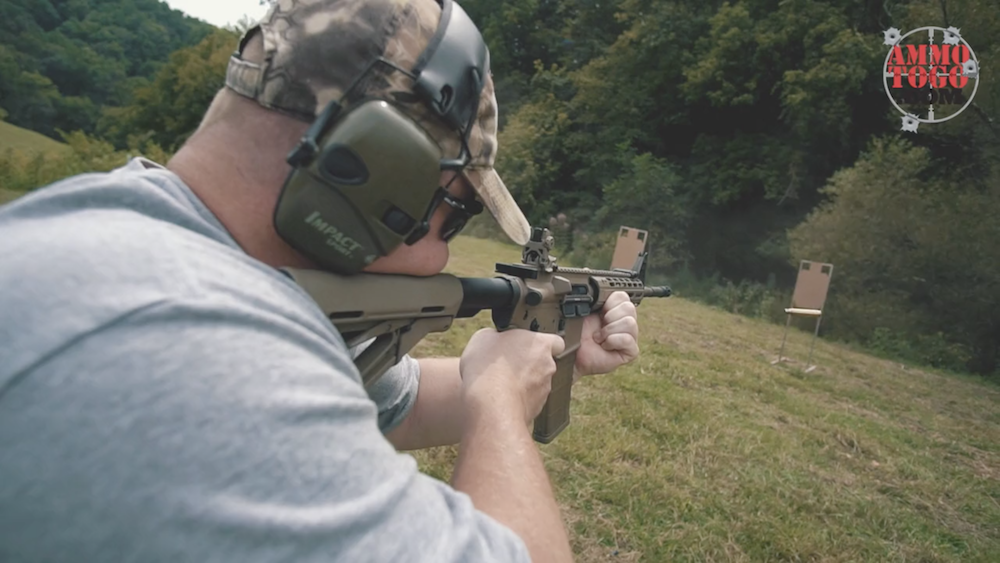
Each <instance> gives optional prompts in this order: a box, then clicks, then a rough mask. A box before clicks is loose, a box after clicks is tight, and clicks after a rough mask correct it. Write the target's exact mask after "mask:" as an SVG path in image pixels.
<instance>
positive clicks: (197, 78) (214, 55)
mask: <svg viewBox="0 0 1000 563" xmlns="http://www.w3.org/2000/svg"><path fill="white" fill-rule="evenodd" d="M238 40H239V36H238V35H237V33H236V32H235V31H232V30H226V29H217V30H216V31H214V32H212V34H211V35H209V36H208V37H206V38H205V39H203V40H202V41H201V42H200V43H198V44H197V45H194V46H192V47H187V48H184V49H180V50H178V51H176V52H175V53H173V54H172V55H170V60H169V62H168V63H167V64H166V65H165V66H163V68H161V69H160V71H159V72H158V73H157V74H156V77H155V79H154V80H153V81H152V82H151V83H150V84H148V85H146V86H141V87H139V88H137V89H136V91H135V94H134V101H133V102H132V104H131V105H129V106H127V107H125V108H122V109H115V110H111V111H109V112H107V113H106V116H105V121H104V123H103V124H102V128H103V131H104V132H105V134H106V135H108V136H109V137H110V138H113V139H115V140H116V141H118V142H119V143H121V142H122V141H124V140H125V139H126V138H127V136H129V135H139V136H142V137H144V138H149V139H152V140H153V141H155V142H156V143H157V144H159V145H160V146H164V147H167V148H168V150H175V149H176V148H177V147H179V146H180V144H181V143H183V142H184V140H185V139H187V137H188V136H189V135H190V134H191V133H193V132H194V130H195V129H197V127H198V124H199V123H200V122H201V118H202V116H203V115H204V113H205V110H207V109H208V106H209V105H210V104H211V102H212V98H213V97H214V96H215V93H216V92H217V91H218V90H219V89H220V88H222V86H223V85H224V83H225V75H226V66H227V64H228V61H229V57H230V55H231V54H232V52H233V49H234V46H235V45H236V43H237V41H238Z"/></svg>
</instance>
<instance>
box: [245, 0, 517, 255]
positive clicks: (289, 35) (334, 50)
mask: <svg viewBox="0 0 1000 563" xmlns="http://www.w3.org/2000/svg"><path fill="white" fill-rule="evenodd" d="M440 17H441V5H440V4H439V3H438V2H437V1H435V0H279V1H278V2H276V3H275V4H273V5H272V7H271V9H270V10H269V11H268V12H267V14H266V15H265V16H264V18H263V19H262V20H261V21H260V22H259V23H258V24H257V26H255V27H253V28H251V29H249V30H248V31H247V33H246V34H245V35H244V37H243V39H242V40H241V41H240V45H239V49H238V51H237V52H236V53H235V54H234V55H233V57H232V58H231V59H230V61H229V68H228V70H227V71H226V86H227V87H229V88H230V89H231V90H233V91H235V92H236V93H238V94H241V95H243V96H246V97H248V98H251V99H253V100H256V101H257V103H259V104H260V105H262V106H264V107H266V108H268V109H271V110H274V111H278V112H281V113H284V114H287V115H290V116H292V117H295V118H297V119H300V120H303V121H308V122H311V121H313V120H314V119H315V118H316V117H318V116H319V114H320V113H322V111H323V109H324V108H325V107H326V106H327V105H328V104H329V103H330V102H331V101H333V100H340V101H341V102H342V103H343V104H344V106H345V107H350V106H351V104H352V102H358V101H360V100H362V99H364V98H371V97H378V98H383V99H386V100H389V101H392V102H393V103H394V104H395V105H396V107H398V108H399V109H400V110H402V111H403V112H404V113H405V114H407V115H408V116H409V117H410V118H411V119H413V120H414V121H415V122H416V123H418V124H419V125H420V126H421V127H423V129H424V130H425V131H426V132H427V133H428V135H429V136H430V137H431V138H432V139H434V141H435V142H436V143H437V145H438V146H439V147H440V149H441V153H442V158H456V157H458V156H459V154H460V153H461V147H462V145H461V137H460V134H459V133H458V132H457V131H455V130H453V129H452V128H451V127H449V126H448V125H447V124H446V123H445V122H444V121H443V120H442V119H441V118H439V117H438V116H436V115H434V114H433V113H432V112H431V110H430V108H428V107H427V106H426V105H425V104H424V103H422V102H420V101H419V99H418V98H417V96H416V95H415V94H414V92H413V80H412V79H411V78H410V77H408V76H407V75H406V74H405V73H402V72H398V71H392V69H391V67H387V66H385V65H376V67H378V68H380V70H378V71H374V72H373V71H369V72H368V73H367V74H366V70H367V69H369V67H370V65H372V63H373V61H376V60H377V59H379V58H380V57H382V58H384V59H386V60H388V61H390V62H391V63H393V64H395V65H396V66H398V67H400V68H403V69H406V70H410V69H412V68H414V67H415V66H416V63H417V59H418V57H420V55H421V53H422V52H423V51H424V49H425V48H426V47H427V45H428V44H429V43H430V40H431V38H432V37H433V36H434V32H435V30H436V29H437V25H438V21H439V20H440ZM258 34H259V35H260V36H261V39H262V40H263V58H262V60H260V61H254V60H248V59H249V57H248V58H244V56H243V54H244V49H245V48H246V46H247V44H248V43H249V42H250V40H251V39H252V38H254V37H255V36H256V35H258ZM356 80H360V82H359V83H358V84H357V85H356V86H355V87H354V88H353V89H352V90H351V92H350V97H349V98H347V99H344V96H345V94H346V93H347V90H348V89H350V88H351V85H352V84H354V83H355V81H356ZM468 147H469V151H470V154H471V157H472V159H471V161H470V163H469V165H468V166H467V167H466V168H465V170H464V172H463V173H464V175H465V177H466V179H468V180H469V183H470V184H471V185H472V186H473V187H474V188H475V190H476V193H477V194H478V195H479V198H480V199H481V200H482V201H483V203H484V205H485V206H486V208H487V209H489V210H490V212H491V213H492V214H493V217H494V218H495V219H496V220H497V223H498V224H499V225H500V227H501V228H502V229H503V231H504V232H505V233H506V234H507V236H509V237H510V238H511V240H513V241H514V242H515V243H517V244H520V245H523V244H525V243H526V242H528V238H529V235H530V230H531V229H530V225H529V224H528V221H527V219H526V218H525V217H524V213H522V212H521V209H520V208H519V207H518V206H517V203H516V202H515V201H514V198H513V197H512V196H511V194H510V191H509V190H508V189H507V187H506V186H505V185H504V183H503V181H502V180H501V179H500V176H499V175H498V174H497V172H496V170H494V168H493V164H494V161H495V159H496V152H497V101H496V95H495V93H494V90H493V79H492V76H490V75H487V77H486V80H485V86H484V87H483V90H482V93H481V94H480V99H479V109H478V112H477V115H476V118H475V120H474V122H473V126H472V129H471V131H470V134H469V137H468Z"/></svg>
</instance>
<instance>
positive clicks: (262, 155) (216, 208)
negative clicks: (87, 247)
mask: <svg viewBox="0 0 1000 563" xmlns="http://www.w3.org/2000/svg"><path fill="white" fill-rule="evenodd" d="M280 155H281V152H280V151H277V150H273V149H272V150H270V151H266V150H261V147H260V146H259V145H257V144H256V143H255V141H254V140H253V139H248V138H247V137H246V136H241V135H233V134H226V132H221V131H215V130H208V131H200V132H198V133H196V134H195V136H193V137H192V138H191V139H190V140H189V141H188V143H186V144H185V145H184V146H183V147H182V148H181V149H180V150H179V151H178V152H177V154H176V155H174V157H173V158H172V159H170V162H168V163H167V168H168V169H169V170H170V171H171V172H173V173H175V174H177V176H178V177H180V178H181V180H183V181H184V183H185V184H187V185H188V187H190V188H191V190H192V191H193V192H194V193H195V195H196V196H198V198H199V199H200V200H201V201H202V202H203V203H204V204H205V206H206V207H208V209H209V210H211V211H212V213H213V214H214V215H215V216H216V217H217V218H218V219H219V221H220V222H221V223H222V224H223V226H225V228H226V230H227V231H229V233H230V235H232V237H233V239H234V240H235V241H236V243H237V244H239V245H240V247H241V248H243V250H244V251H245V252H246V253H247V254H249V255H250V256H253V257H254V258H256V259H258V260H260V261H261V262H264V263H265V264H268V265H270V266H272V267H275V268H279V267H285V266H291V267H300V268H305V267H311V264H310V262H309V261H308V260H306V259H305V258H304V257H303V256H301V255H300V254H299V253H298V252H295V250H293V249H292V248H291V247H289V246H288V245H287V244H286V243H285V242H284V241H283V240H282V239H281V238H280V237H279V236H278V234H277V232H276V231H275V230H274V225H273V223H272V216H273V212H274V207H275V204H276V202H277V198H278V195H279V193H280V190H281V186H282V184H283V183H284V178H285V175H287V172H288V165H287V164H286V163H285V162H284V161H283V160H282V159H281V158H280Z"/></svg>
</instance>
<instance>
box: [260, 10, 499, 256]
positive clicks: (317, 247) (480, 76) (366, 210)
mask: <svg viewBox="0 0 1000 563" xmlns="http://www.w3.org/2000/svg"><path fill="white" fill-rule="evenodd" d="M376 62H380V63H383V64H386V65H388V66H391V67H393V68H395V69H396V70H397V71H401V72H404V73H406V74H407V75H409V76H410V77H411V78H413V80H414V92H415V93H416V94H417V96H418V97H419V98H420V99H421V101H423V102H424V103H425V104H426V105H427V107H428V108H430V110H431V111H432V112H433V113H434V114H435V115H437V116H438V117H440V118H441V119H442V120H443V121H444V122H445V123H447V124H448V125H449V126H451V127H452V128H453V129H454V130H455V131H456V133H458V134H459V135H460V137H461V139H462V147H463V149H462V153H461V154H459V155H442V154H441V150H440V148H439V146H438V144H437V143H436V142H435V141H434V140H433V139H432V138H431V137H430V136H429V135H428V134H427V132H426V131H424V130H423V129H422V128H421V127H420V126H419V125H417V124H416V123H415V122H414V121H413V120H412V119H410V118H409V117H407V116H406V115H405V114H403V113H402V112H401V111H400V110H399V109H397V108H396V107H395V106H394V105H393V104H390V103H388V102H387V101H385V100H375V99H368V100H363V101H360V102H357V103H355V104H354V105H352V108H351V109H350V110H349V111H346V112H343V111H341V105H340V103H339V102H331V103H330V105H329V106H328V107H327V108H325V109H324V111H323V113H322V114H321V115H320V116H319V117H318V118H317V119H316V120H315V121H314V122H313V124H312V125H311V126H310V128H309V131H308V132H307V133H306V135H305V136H304V137H303V139H302V142H301V143H300V144H299V146H298V147H297V148H296V149H295V150H294V151H293V152H292V153H291V154H290V155H289V157H288V163H289V164H291V165H292V171H291V173H290V174H289V176H288V178H287V179H286V182H285V186H284V188H283V189H282V193H281V195H280V196H279V199H278V205H277V207H276V209H275V215H274V223H275V229H276V230H277V232H278V234H279V235H280V236H281V237H282V238H283V239H284V240H285V241H286V242H287V243H288V244H289V245H291V246H292V247H293V248H295V249H296V250H298V251H299V252H301V253H302V254H304V255H306V256H308V257H310V258H311V259H313V260H314V261H316V262H317V263H318V264H319V265H320V266H321V267H323V268H325V269H328V270H332V271H336V272H339V273H343V274H353V273H357V272H359V271H361V270H362V269H363V268H364V267H365V266H367V265H368V264H370V263H371V262H373V261H374V260H376V259H377V258H378V257H380V256H386V255H388V254H389V253H391V252H392V251H393V250H395V249H396V248H397V247H398V246H399V245H400V244H402V243H404V242H406V243H408V244H413V243H414V242H416V240H419V239H420V238H421V237H422V236H424V235H425V234H426V233H427V223H426V221H427V220H429V215H430V213H431V212H432V211H433V209H434V205H433V204H434V203H436V202H438V199H440V197H437V196H439V193H438V192H439V189H440V188H439V183H440V182H439V180H440V175H441V170H442V169H457V170H460V169H461V168H463V167H464V166H465V165H466V164H467V163H468V160H469V156H470V155H469V151H468V144H467V140H468V135H469V132H470V130H471V126H472V123H473V122H474V120H475V118H476V115H477V111H478V107H479V98H480V92H481V91H482V87H483V84H484V81H485V77H486V76H488V74H489V51H488V49H487V48H486V44H485V43H484V42H483V38H482V35H481V34H480V33H479V30H478V29H477V28H476V26H475V24H474V23H473V22H472V20H471V19H470V18H469V17H468V15H467V14H466V13H465V12H464V11H463V10H462V8H461V7H459V6H458V4H455V3H454V2H453V1H452V0H443V1H442V11H441V19H440V22H439V24H438V28H437V30H436V31H435V34H434V36H433V37H432V39H431V41H430V43H429V44H428V47H427V48H426V49H425V50H424V52H423V53H421V55H420V57H419V58H418V59H417V64H416V66H415V67H414V68H413V69H412V71H408V70H405V69H400V68H398V67H396V66H395V65H394V64H392V63H391V62H389V61H387V60H385V59H379V60H377V61H376ZM374 66H375V65H374V63H373V64H372V65H371V66H369V69H368V70H369V71H370V70H371V69H372V68H373V67H374ZM367 72H368V71H366V73H367ZM366 73H365V74H366ZM362 76H364V75H362ZM360 81H361V77H358V78H357V79H356V80H355V83H354V84H355V85H357V84H358V83H360ZM353 89H354V86H353V85H352V87H351V88H349V89H348V91H347V93H345V98H347V97H348V95H349V94H350V92H351V91H352V90H353ZM436 197H437V199H435V198H436Z"/></svg>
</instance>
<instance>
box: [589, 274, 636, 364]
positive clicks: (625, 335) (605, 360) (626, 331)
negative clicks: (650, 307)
mask: <svg viewBox="0 0 1000 563" xmlns="http://www.w3.org/2000/svg"><path fill="white" fill-rule="evenodd" d="M637 357H639V321H638V317H637V316H636V311H635V304H633V303H632V301H630V300H629V298H628V294H627V293H625V292H624V291H616V292H614V293H612V294H611V295H610V296H609V297H608V300H607V301H606V302H605V304H604V308H603V309H602V310H601V312H600V313H598V314H593V315H590V316H588V317H587V318H585V319H584V320H583V332H582V333H581V334H580V349H579V350H578V351H577V353H576V365H575V366H574V368H575V369H574V370H573V379H574V381H575V380H576V379H577V378H579V377H581V376H584V375H596V374H600V373H610V372H612V371H614V370H615V369H618V368H619V367H621V366H623V365H625V364H627V363H629V362H631V361H632V360H634V359H636V358H637Z"/></svg>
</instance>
